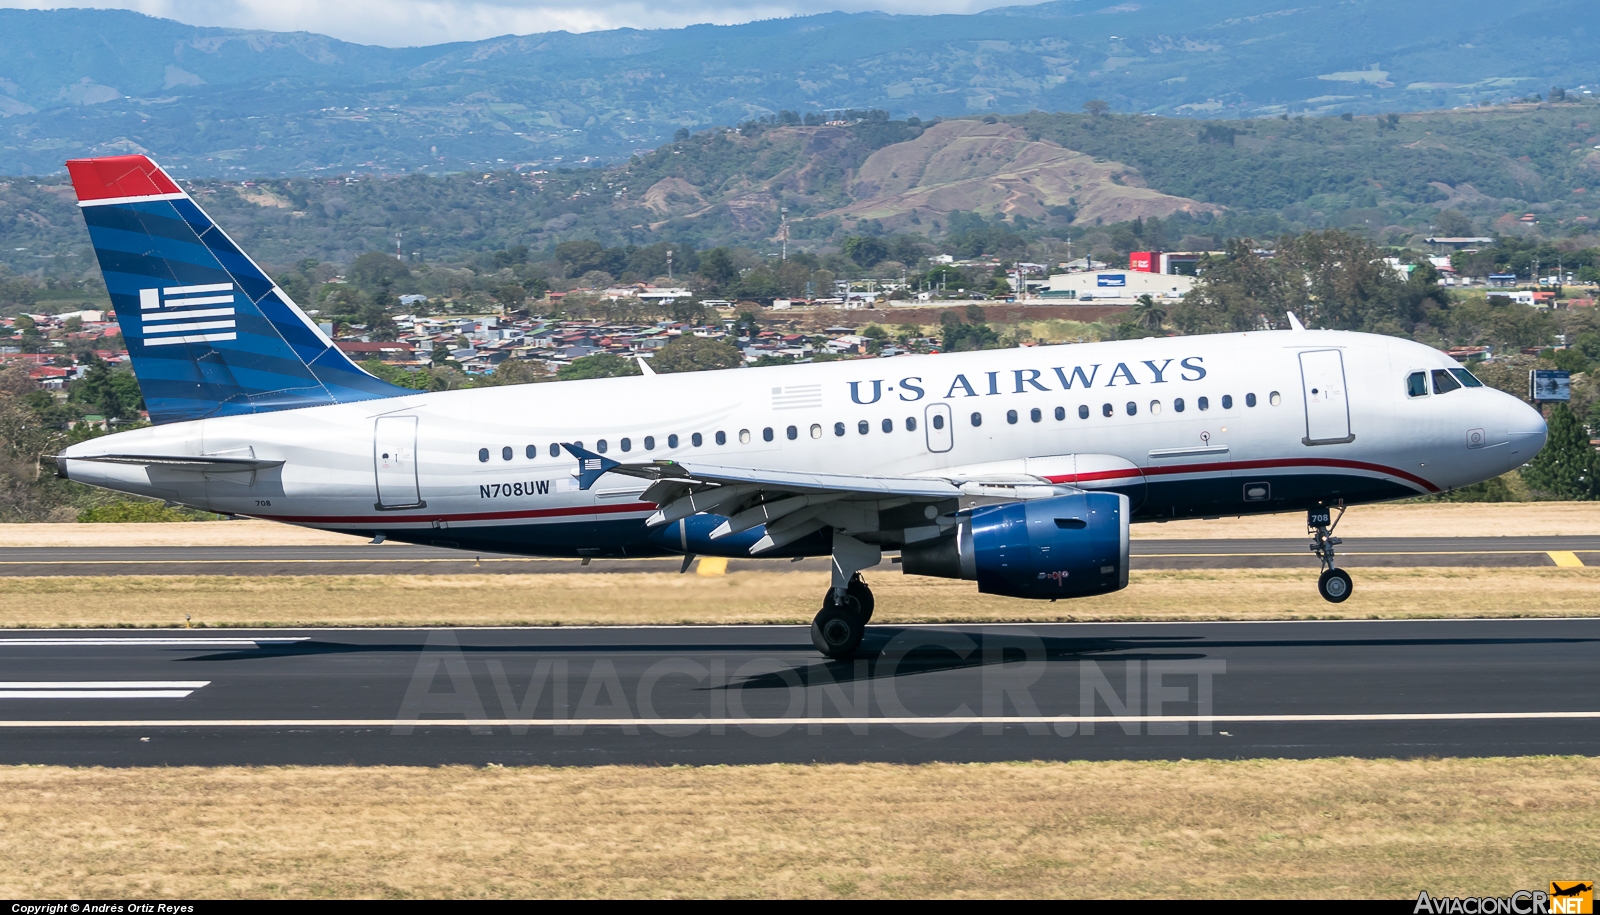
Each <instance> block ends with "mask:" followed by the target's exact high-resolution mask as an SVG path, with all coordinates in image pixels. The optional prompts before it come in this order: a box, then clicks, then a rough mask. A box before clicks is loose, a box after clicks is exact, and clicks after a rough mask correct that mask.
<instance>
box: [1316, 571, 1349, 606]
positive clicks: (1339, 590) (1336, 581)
mask: <svg viewBox="0 0 1600 915" xmlns="http://www.w3.org/2000/svg"><path fill="white" fill-rule="evenodd" d="M1354 588H1355V583H1354V582H1352V581H1351V580H1350V573H1349V572H1346V571H1345V570H1344V569H1329V570H1328V571H1326V572H1323V573H1322V577H1321V578H1318V579H1317V593H1318V594H1321V595H1322V599H1323V600H1325V601H1327V602H1328V603H1330V604H1342V603H1344V602H1345V600H1346V599H1348V598H1349V597H1350V592H1351V591H1352V590H1353V589H1354Z"/></svg>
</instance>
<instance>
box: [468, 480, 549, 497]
mask: <svg viewBox="0 0 1600 915" xmlns="http://www.w3.org/2000/svg"><path fill="white" fill-rule="evenodd" d="M548 495H550V481H549V480H529V481H528V482H526V483H488V484H485V485H481V486H479V487H478V498H480V499H498V498H504V497H506V496H510V497H512V498H515V497H517V496H548Z"/></svg>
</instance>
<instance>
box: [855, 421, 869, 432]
mask: <svg viewBox="0 0 1600 915" xmlns="http://www.w3.org/2000/svg"><path fill="white" fill-rule="evenodd" d="M871 428H872V427H871V426H869V425H867V421H866V420H864V419H863V420H862V421H860V422H858V423H856V431H857V432H859V433H861V434H862V435H866V434H867V430H868V429H871Z"/></svg>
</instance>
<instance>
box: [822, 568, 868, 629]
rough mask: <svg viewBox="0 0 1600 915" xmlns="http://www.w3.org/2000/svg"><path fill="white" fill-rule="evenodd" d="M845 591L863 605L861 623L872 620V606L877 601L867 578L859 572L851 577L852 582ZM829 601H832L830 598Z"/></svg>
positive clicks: (864, 623)
mask: <svg viewBox="0 0 1600 915" xmlns="http://www.w3.org/2000/svg"><path fill="white" fill-rule="evenodd" d="M844 593H846V594H848V595H849V596H851V597H853V598H855V599H856V602H857V603H859V604H860V605H861V625H863V626H865V625H866V624H868V623H870V622H872V608H873V605H874V603H875V601H873V599H872V589H871V588H869V587H867V582H866V579H864V578H862V577H861V573H860V572H857V573H856V574H855V575H854V576H852V577H851V579H850V584H848V585H846V586H845V589H844ZM829 603H832V601H831V600H830V601H829Z"/></svg>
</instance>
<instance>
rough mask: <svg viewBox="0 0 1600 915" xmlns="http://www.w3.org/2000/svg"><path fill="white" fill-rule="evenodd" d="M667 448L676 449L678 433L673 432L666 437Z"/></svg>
mask: <svg viewBox="0 0 1600 915" xmlns="http://www.w3.org/2000/svg"><path fill="white" fill-rule="evenodd" d="M667 447H668V448H676V447H678V433H676V432H674V433H672V434H671V435H669V436H667Z"/></svg>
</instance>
